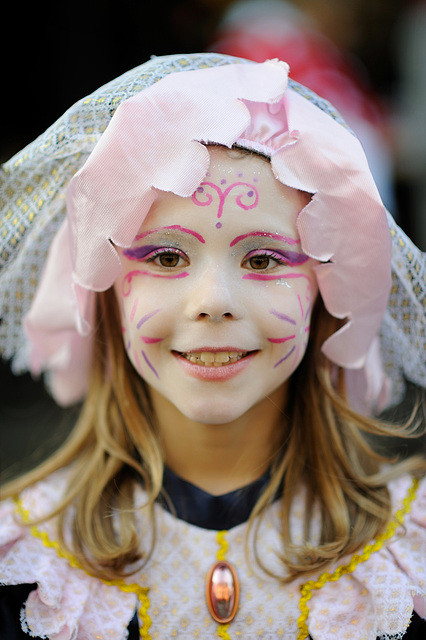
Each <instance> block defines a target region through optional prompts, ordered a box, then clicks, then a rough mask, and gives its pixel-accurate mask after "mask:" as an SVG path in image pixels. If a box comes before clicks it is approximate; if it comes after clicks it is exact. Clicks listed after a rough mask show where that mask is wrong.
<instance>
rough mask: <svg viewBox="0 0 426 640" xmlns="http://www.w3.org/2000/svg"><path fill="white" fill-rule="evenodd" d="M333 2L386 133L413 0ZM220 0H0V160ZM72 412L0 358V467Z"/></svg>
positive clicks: (407, 219) (187, 45) (34, 453)
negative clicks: (345, 12)
mask: <svg viewBox="0 0 426 640" xmlns="http://www.w3.org/2000/svg"><path fill="white" fill-rule="evenodd" d="M336 1H337V2H338V3H340V6H342V4H343V5H345V6H347V7H348V9H351V8H352V9H353V7H354V6H356V11H355V10H354V11H353V13H352V14H351V17H350V18H349V20H348V24H347V25H346V27H347V28H346V30H345V29H343V28H341V29H340V28H339V25H337V26H336V25H335V24H334V25H333V24H332V21H330V24H329V26H328V27H327V25H326V29H327V28H328V32H327V33H326V35H327V36H328V37H329V38H331V39H333V40H334V41H335V43H336V45H337V46H339V47H343V48H345V49H346V50H347V52H348V53H349V54H350V55H351V56H353V57H354V59H356V61H357V64H358V65H359V67H360V68H361V69H362V71H363V73H365V77H366V78H368V81H369V82H371V85H372V87H374V89H375V91H376V92H377V94H378V95H379V96H380V98H381V99H382V100H383V102H384V104H385V105H386V107H387V108H388V109H389V112H390V114H391V117H390V120H389V123H388V124H389V127H390V130H391V137H392V118H393V115H392V114H394V113H395V114H396V113H397V112H398V104H399V92H400V87H401V77H400V73H399V60H398V57H399V53H398V51H399V49H398V46H401V45H400V44H399V45H398V44H397V43H398V42H399V40H398V38H399V35H398V33H399V26H400V24H401V21H402V20H403V18H404V15H405V13H406V11H407V9H408V8H410V7H411V6H412V5H413V4H416V3H412V2H409V1H408V2H407V1H406V0H405V1H402V0H369V1H368V2H367V1H365V0H359V1H357V0H353V1H351V0H345V2H344V3H342V0H335V2H336ZM228 4H230V3H229V2H227V1H226V0H222V1H220V0H219V1H216V2H215V1H214V0H180V1H172V0H157V1H154V2H152V1H149V2H146V1H143V0H140V1H139V2H136V1H130V0H115V1H114V2H112V0H104V1H102V2H90V1H87V2H82V1H81V0H76V1H75V2H64V1H62V2H60V3H59V2H57V3H49V2H39V3H32V4H28V3H25V4H22V3H16V2H7V3H4V4H3V5H2V13H3V15H2V44H1V47H2V54H3V55H2V63H1V68H2V84H1V94H0V95H1V100H0V108H1V110H2V117H1V118H0V123H1V124H0V126H1V135H0V145H1V146H0V159H1V160H2V161H4V160H6V159H8V158H9V157H10V156H12V155H13V154H14V153H15V152H17V151H18V150H19V149H21V148H22V147H23V146H25V145H26V144H27V143H29V142H31V141H32V140H33V139H34V138H35V137H36V136H37V135H39V134H40V133H42V132H43V131H44V130H45V129H46V128H47V127H48V126H49V125H50V124H51V123H52V122H54V120H56V119H57V118H58V117H59V116H60V115H61V114H62V113H63V112H64V111H65V110H66V109H67V108H68V107H69V106H71V105H72V104H73V103H74V102H75V101H76V100H78V99H80V98H81V97H83V96H85V95H87V94H88V93H90V92H91V91H93V90H95V89H96V88H97V87H99V86H101V85H102V84H104V83H106V82H108V81H109V80H111V79H113V78H115V77H116V76H118V75H120V74H121V73H123V72H125V71H127V70H128V69H130V68H132V67H134V66H136V65H139V64H141V63H143V62H145V61H146V60H148V59H149V57H150V56H151V55H152V54H155V55H164V54H170V53H189V52H198V51H203V50H205V49H206V48H207V47H208V46H209V43H210V42H211V40H212V39H213V37H214V34H215V30H216V26H217V24H218V22H219V20H220V18H221V16H222V14H223V11H224V10H225V8H226V6H227V5H228ZM317 4H318V3H317ZM324 9H325V10H327V11H330V15H333V2H332V1H330V0H329V1H327V0H324ZM334 15H335V14H334ZM425 37H426V33H425ZM418 65H419V73H420V72H421V70H423V71H422V73H423V74H424V69H425V68H426V61H421V60H419V61H418ZM395 146H397V143H395ZM395 155H396V168H395V191H396V195H397V202H398V209H399V210H400V212H403V213H401V214H400V219H399V222H400V224H401V226H402V227H403V228H404V229H405V230H406V231H407V232H408V233H409V235H411V236H415V230H416V224H415V215H417V214H416V213H415V212H414V209H413V206H412V197H413V196H412V181H411V177H410V176H409V175H406V174H405V173H404V171H403V170H402V169H401V168H400V167H399V166H398V159H397V151H395ZM414 239H415V240H416V238H415V237H414ZM422 242H423V239H422V238H419V239H418V243H419V244H422ZM0 363H1V361H0ZM75 416H76V409H71V410H67V411H65V410H62V409H59V408H58V407H57V406H56V405H55V404H54V403H53V401H52V400H51V399H50V397H49V396H48V394H47V392H46V391H45V390H44V386H43V384H42V382H40V381H39V382H34V381H33V380H32V379H31V378H30V376H29V375H25V376H19V377H15V376H13V375H12V374H11V373H10V370H9V367H8V364H7V363H4V362H3V363H1V364H0V455H1V459H0V465H1V469H5V468H7V467H9V466H10V465H13V469H14V472H15V473H16V472H17V471H18V470H19V469H20V468H21V466H22V463H23V461H27V462H26V464H29V465H32V464H33V463H34V461H35V460H37V459H40V457H42V456H43V455H46V453H48V452H49V451H52V450H53V449H54V448H55V447H56V446H57V445H58V444H59V442H60V441H61V439H62V438H63V437H64V434H66V433H67V431H68V430H69V426H70V424H72V422H73V421H74V419H75Z"/></svg>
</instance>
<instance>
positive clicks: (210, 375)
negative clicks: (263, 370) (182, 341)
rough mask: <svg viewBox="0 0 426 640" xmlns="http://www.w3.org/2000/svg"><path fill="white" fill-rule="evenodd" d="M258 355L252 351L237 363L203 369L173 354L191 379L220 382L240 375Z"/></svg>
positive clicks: (201, 366)
mask: <svg viewBox="0 0 426 640" xmlns="http://www.w3.org/2000/svg"><path fill="white" fill-rule="evenodd" d="M258 353H259V352H258V351H253V352H252V353H249V354H248V355H247V356H245V357H244V358H241V360H237V362H233V363H232V364H224V365H222V366H221V367H214V366H213V367H204V366H203V365H199V364H194V363H192V362H190V361H189V360H187V359H186V358H185V357H184V356H181V355H179V354H178V353H173V355H174V356H175V358H176V360H177V361H178V363H179V365H180V366H181V367H182V369H183V370H184V371H185V373H187V374H188V375H189V376H191V377H192V378H198V379H199V380H210V381H212V382H221V381H222V380H229V379H230V378H234V377H235V376H237V375H239V374H240V373H242V372H243V371H244V369H246V367H248V366H249V364H250V363H251V361H252V360H253V358H254V357H255V356H256V355H257V354H258Z"/></svg>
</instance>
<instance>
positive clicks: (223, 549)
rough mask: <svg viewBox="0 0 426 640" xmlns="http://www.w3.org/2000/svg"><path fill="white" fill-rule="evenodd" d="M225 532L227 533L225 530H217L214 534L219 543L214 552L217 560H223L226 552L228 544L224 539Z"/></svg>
mask: <svg viewBox="0 0 426 640" xmlns="http://www.w3.org/2000/svg"><path fill="white" fill-rule="evenodd" d="M227 533H228V532H227V531H218V532H217V534H216V540H217V543H218V545H219V550H218V552H217V554H216V557H217V559H218V562H221V561H224V560H225V556H226V552H227V551H228V546H229V545H228V542H227V540H226V539H225V536H226V534H227Z"/></svg>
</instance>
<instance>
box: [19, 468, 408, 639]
mask: <svg viewBox="0 0 426 640" xmlns="http://www.w3.org/2000/svg"><path fill="white" fill-rule="evenodd" d="M418 487H419V480H418V479H417V478H413V481H412V485H411V487H410V488H409V490H408V492H407V495H406V497H405V498H404V499H403V501H402V507H401V508H400V509H398V511H397V512H396V513H395V517H394V518H393V520H391V522H390V523H389V524H388V526H387V527H386V529H385V531H384V532H383V533H382V534H380V535H379V536H377V538H376V540H375V541H374V542H373V543H369V544H367V545H366V546H365V547H364V548H363V550H362V552H361V553H360V554H354V555H353V556H352V558H351V559H350V561H349V562H348V563H347V564H345V565H340V566H339V567H337V568H336V570H335V571H334V572H333V573H329V572H324V573H322V574H321V575H320V576H319V578H318V579H317V580H309V581H308V582H305V583H304V584H302V585H301V586H300V593H301V597H300V600H299V609H300V611H301V615H300V616H299V618H298V620H297V626H298V628H299V633H298V635H297V640H305V638H307V637H308V636H309V630H308V626H307V620H308V617H309V607H308V605H307V603H308V601H309V600H310V599H311V598H312V592H313V591H318V590H319V589H321V588H322V587H323V586H324V585H325V584H326V583H327V582H337V580H339V579H340V578H341V577H342V576H343V575H346V574H349V573H353V572H354V571H355V569H356V568H357V566H358V565H359V564H360V563H362V562H366V561H367V560H368V559H369V558H370V556H371V555H372V554H373V553H375V552H377V551H380V549H382V547H383V546H384V544H385V543H386V542H387V541H388V540H389V539H390V538H392V537H393V536H394V534H395V532H396V530H397V529H398V527H400V526H402V525H403V523H404V518H405V516H406V515H407V514H408V513H409V512H410V510H411V506H412V503H413V501H414V500H415V497H416V492H417V489H418ZM15 502H16V510H17V513H18V514H19V515H20V516H21V518H22V522H23V523H25V524H29V522H30V513H29V511H28V510H27V509H25V508H24V506H23V504H22V502H21V500H20V499H17V500H16V501H15ZM29 529H30V533H31V535H32V536H34V537H35V538H39V539H40V540H41V542H42V543H43V545H44V546H45V547H47V548H50V549H54V550H55V552H56V553H57V555H58V556H59V557H60V558H64V559H66V560H67V561H68V562H69V564H70V566H71V567H73V568H75V569H80V570H82V571H84V569H83V567H82V566H81V565H80V563H79V562H78V561H77V560H76V558H74V556H72V555H71V554H70V553H68V552H67V551H65V550H64V549H63V548H62V547H61V546H60V544H59V543H58V542H57V541H55V540H51V539H50V538H49V536H48V534H47V533H46V532H45V531H41V530H40V529H39V528H38V527H37V526H35V525H30V527H29ZM226 533H227V532H226V531H218V533H217V536H216V540H217V543H218V545H219V549H218V551H217V554H216V557H217V560H218V561H220V560H225V556H226V552H227V550H228V542H227V540H226V538H225V536H226ZM86 573H87V572H86ZM101 581H102V582H103V583H104V584H106V585H109V586H115V587H118V588H119V589H120V590H121V591H124V592H126V593H134V594H136V596H137V598H138V600H139V609H138V616H139V619H140V620H141V622H142V625H141V626H140V629H139V634H140V637H141V638H143V640H152V637H151V635H150V633H149V629H150V627H151V624H152V623H151V618H150V616H149V612H148V611H149V607H150V600H149V596H148V593H149V588H148V587H141V586H140V585H138V584H128V583H126V582H125V581H124V580H102V579H101ZM228 628H229V624H222V625H218V629H217V633H218V637H219V638H221V639H222V640H231V636H230V635H229V633H228Z"/></svg>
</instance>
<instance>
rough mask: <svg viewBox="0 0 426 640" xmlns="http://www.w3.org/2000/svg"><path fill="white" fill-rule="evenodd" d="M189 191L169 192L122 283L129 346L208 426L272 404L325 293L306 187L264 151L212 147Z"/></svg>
mask: <svg viewBox="0 0 426 640" xmlns="http://www.w3.org/2000/svg"><path fill="white" fill-rule="evenodd" d="M209 152H210V158H211V164H210V169H209V172H208V174H207V176H206V178H205V180H204V181H203V182H202V183H201V185H200V186H199V187H198V189H197V190H196V191H195V193H194V194H193V195H192V197H188V198H182V197H179V196H176V195H174V194H172V193H164V192H162V193H161V194H160V195H159V197H158V199H157V200H156V202H155V203H154V205H153V207H152V209H151V211H150V212H149V215H148V216H147V218H146V219H145V221H144V223H143V224H142V226H141V228H140V230H139V233H138V235H137V236H136V238H135V240H134V242H133V244H132V246H131V247H130V248H129V249H120V248H118V252H119V255H120V257H121V260H122V263H123V271H122V274H121V276H120V277H119V278H118V279H117V281H116V282H115V285H114V288H115V293H116V296H117V299H118V302H119V305H120V307H121V312H122V325H123V340H124V345H125V349H126V351H127V353H128V356H129V358H130V360H131V362H132V364H133V366H134V367H135V369H136V370H137V371H138V373H139V374H140V375H141V376H142V377H143V378H144V379H145V380H146V382H147V383H148V385H149V386H150V387H151V388H152V389H154V390H155V391H156V392H157V393H156V394H155V395H156V397H157V398H158V397H160V399H166V401H169V402H170V403H172V405H174V406H175V407H176V408H177V409H178V411H179V412H180V413H182V414H183V415H184V416H186V417H187V418H189V419H190V420H194V421H196V422H200V423H204V424H225V423H227V422H231V421H233V420H235V419H237V418H239V417H241V416H242V415H244V414H245V413H246V412H248V411H250V409H251V408H253V407H254V406H257V405H259V403H262V402H268V400H267V397H268V396H270V395H271V394H272V393H273V392H274V391H276V390H277V389H278V388H279V387H282V388H283V393H284V391H285V385H286V382H287V380H288V379H289V377H290V375H291V374H292V373H293V371H294V370H295V369H296V367H297V366H298V364H299V362H300V361H301V359H302V357H303V354H304V352H305V349H306V345H307V341H308V336H309V322H310V316H311V310H312V305H313V302H314V299H315V296H316V294H317V287H316V281H315V277H314V275H313V266H314V264H315V262H314V261H313V260H311V259H309V258H308V257H307V256H306V255H304V254H303V252H302V250H301V247H300V240H299V235H298V232H297V228H296V220H297V216H298V213H299V212H300V210H301V209H302V208H303V207H304V206H305V205H306V204H307V196H306V195H304V194H302V193H300V192H298V191H295V190H293V189H290V188H288V187H285V186H284V185H282V184H281V183H280V182H278V181H277V180H276V179H275V178H274V176H273V174H272V171H271V168H270V165H269V163H268V162H267V161H266V160H264V159H263V158H260V157H258V156H255V155H245V154H244V155H241V154H239V153H237V152H229V151H227V150H224V149H220V148H215V147H213V148H209Z"/></svg>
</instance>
